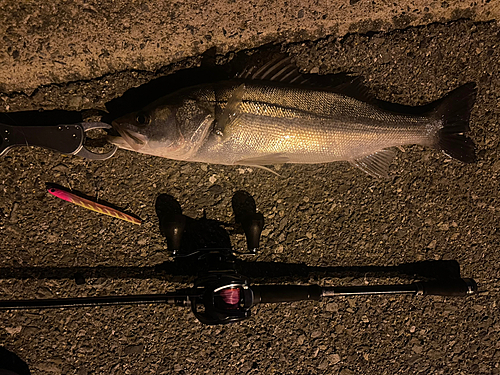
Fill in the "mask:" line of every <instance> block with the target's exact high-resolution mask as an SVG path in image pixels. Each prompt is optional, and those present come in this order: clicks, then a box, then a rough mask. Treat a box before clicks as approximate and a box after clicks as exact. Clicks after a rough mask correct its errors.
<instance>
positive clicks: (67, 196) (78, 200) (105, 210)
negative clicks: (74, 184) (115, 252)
mask: <svg viewBox="0 0 500 375" xmlns="http://www.w3.org/2000/svg"><path fill="white" fill-rule="evenodd" d="M47 191H48V192H49V193H50V194H52V195H53V196H55V197H57V198H60V199H62V200H65V201H68V202H71V203H74V204H76V205H77V206H81V207H84V208H86V209H87V210H91V211H95V212H99V213H101V214H104V215H108V216H112V217H116V218H117V219H122V220H125V221H128V222H130V223H134V224H138V225H141V224H142V220H140V219H137V218H135V217H133V216H131V215H127V214H125V213H123V212H121V211H118V210H116V209H114V208H111V207H109V206H105V205H103V204H100V203H96V202H93V201H91V200H89V199H85V198H82V197H79V196H78V195H76V194H73V193H70V192H69V191H65V190H62V189H58V188H55V187H50V188H48V189H47Z"/></svg>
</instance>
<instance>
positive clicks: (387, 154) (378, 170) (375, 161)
mask: <svg viewBox="0 0 500 375" xmlns="http://www.w3.org/2000/svg"><path fill="white" fill-rule="evenodd" d="M394 155H395V154H394V151H391V150H386V149H384V150H380V151H376V152H374V153H373V154H370V155H368V156H363V157H361V158H358V159H354V160H351V161H350V163H351V164H352V165H354V166H356V167H358V168H359V169H361V170H362V171H363V172H365V173H368V174H369V175H370V176H373V177H376V178H386V179H387V178H389V166H390V164H391V163H392V160H393V159H394Z"/></svg>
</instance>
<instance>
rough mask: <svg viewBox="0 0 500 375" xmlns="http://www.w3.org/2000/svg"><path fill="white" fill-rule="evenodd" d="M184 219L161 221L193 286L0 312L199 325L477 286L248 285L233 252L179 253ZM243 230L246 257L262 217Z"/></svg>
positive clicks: (251, 217) (7, 304) (6, 304)
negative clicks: (190, 319)
mask: <svg viewBox="0 0 500 375" xmlns="http://www.w3.org/2000/svg"><path fill="white" fill-rule="evenodd" d="M186 218H187V217H185V216H184V215H182V214H179V213H175V214H172V215H170V216H169V218H167V219H166V220H163V223H162V233H163V234H164V235H165V236H166V237H167V244H168V246H169V249H170V250H171V251H172V253H173V254H174V260H177V261H182V262H185V263H186V262H187V263H194V265H195V266H196V267H197V270H198V276H197V278H196V279H195V281H194V285H193V287H192V288H187V289H180V290H177V291H175V292H170V293H163V294H143V295H122V296H100V297H83V298H57V299H27V300H3V301H0V310H20V309H53V308H76V307H89V306H110V305H112V306H115V305H138V304H168V305H176V306H186V307H190V308H191V311H192V312H193V314H194V316H195V317H196V318H197V319H198V320H199V321H200V322H201V323H203V324H208V325H217V324H228V323H235V322H239V321H242V320H245V319H247V318H249V317H250V316H251V310H252V308H253V307H255V306H256V305H258V304H265V303H286V302H295V301H319V300H322V299H328V298H334V297H339V296H344V297H348V296H360V295H387V294H391V295H395V294H406V295H413V296H429V295H435V296H451V297H465V296H468V295H472V294H474V293H476V292H477V284H476V282H475V281H474V280H473V279H469V278H452V279H444V280H434V281H426V282H414V283H411V284H395V285H365V286H339V287H331V286H328V287H322V286H319V285H315V284H313V285H251V283H250V281H249V279H248V278H247V277H245V276H243V275H241V274H240V273H239V272H238V271H237V269H236V260H237V259H236V256H235V252H234V251H232V250H231V248H201V249H197V250H196V251H192V252H190V253H187V254H182V253H181V252H180V250H181V243H182V236H183V233H184V230H185V227H186ZM238 221H240V223H241V224H242V226H243V229H244V232H245V235H246V239H247V247H248V252H247V253H248V254H255V253H256V251H257V249H258V247H259V239H260V234H261V231H262V228H263V224H264V219H263V216H262V215H261V214H257V213H255V212H251V213H250V214H247V215H243V217H240V218H238Z"/></svg>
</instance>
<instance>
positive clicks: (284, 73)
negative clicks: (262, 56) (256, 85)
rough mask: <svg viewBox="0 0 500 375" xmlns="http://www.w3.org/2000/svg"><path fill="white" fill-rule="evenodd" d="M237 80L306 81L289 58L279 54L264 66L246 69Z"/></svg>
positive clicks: (253, 66) (298, 82) (299, 82)
mask: <svg viewBox="0 0 500 375" xmlns="http://www.w3.org/2000/svg"><path fill="white" fill-rule="evenodd" d="M236 78H242V79H251V80H260V81H273V82H281V83H294V84H302V83H304V81H305V80H306V79H305V77H304V76H303V75H302V74H301V73H300V72H299V69H298V68H297V67H296V66H295V64H293V63H292V60H291V59H290V57H289V56H286V55H284V54H278V55H277V56H275V57H274V58H273V59H271V60H269V61H268V62H266V63H264V64H263V65H261V66H259V65H251V66H248V67H246V68H245V69H244V70H243V71H242V72H241V73H239V74H238V75H237V76H236Z"/></svg>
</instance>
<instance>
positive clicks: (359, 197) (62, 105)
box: [0, 20, 500, 375]
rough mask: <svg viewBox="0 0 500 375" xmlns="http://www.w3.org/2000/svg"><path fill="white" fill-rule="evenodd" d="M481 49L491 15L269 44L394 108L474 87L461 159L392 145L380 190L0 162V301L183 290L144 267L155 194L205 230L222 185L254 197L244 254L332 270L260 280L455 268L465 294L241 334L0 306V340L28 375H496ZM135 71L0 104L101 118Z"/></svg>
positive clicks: (497, 41) (496, 167)
mask: <svg viewBox="0 0 500 375" xmlns="http://www.w3.org/2000/svg"><path fill="white" fill-rule="evenodd" d="M499 46H500V31H499V28H498V25H497V23H496V22H495V21H491V22H486V23H474V22H472V21H468V20H459V21H455V22H449V23H435V24H431V25H427V26H419V27H409V28H406V29H404V30H394V31H391V32H387V33H385V32H380V33H378V32H373V33H368V34H348V35H346V36H344V37H342V38H337V37H335V36H332V37H328V36H326V37H325V38H323V39H320V40H317V41H315V42H307V41H306V42H303V43H296V44H283V45H282V48H283V49H284V50H285V51H287V52H288V53H290V54H291V55H292V56H293V57H294V58H295V59H296V61H297V64H298V65H299V67H300V68H301V69H303V70H304V71H306V72H312V73H319V74H328V73H338V72H351V73H355V74H358V75H361V76H363V77H364V82H365V84H366V85H367V86H368V87H369V88H370V89H371V91H372V92H373V94H374V95H375V96H376V97H377V98H380V99H384V100H388V101H391V102H396V103H400V104H406V105H420V104H425V103H428V102H431V101H433V100H436V99H438V98H440V97H442V96H443V95H445V94H446V93H447V92H449V91H451V90H452V89H454V88H456V87H458V86H460V85H462V84H464V83H467V82H471V81H473V82H476V83H477V85H478V96H477V101H476V105H475V106H474V109H473V113H472V117H471V132H470V135H471V137H472V138H473V139H474V140H475V142H476V143H477V145H478V156H479V161H478V162H477V163H475V164H471V165H464V164H461V163H459V162H457V161H454V160H450V159H448V158H447V157H446V156H444V155H443V154H441V153H439V152H437V151H433V150H429V149H423V148H422V147H416V146H414V147H405V152H401V151H398V153H397V157H396V160H395V161H394V163H393V164H392V166H391V171H390V175H391V179H390V180H389V181H379V180H375V179H373V178H371V177H369V176H367V175H365V174H363V172H361V171H359V170H356V169H354V168H353V167H351V166H350V165H348V164H344V163H332V164H325V165H312V166H297V165H285V166H282V167H281V168H280V169H279V173H280V174H281V177H278V176H275V175H273V174H270V173H269V172H266V171H264V170H258V169H255V168H253V169H250V168H247V167H238V166H236V167H230V166H217V165H203V164H189V163H182V162H176V161H170V160H166V159H160V158H155V157H149V156H145V155H140V154H136V153H132V152H127V151H119V152H118V153H117V154H116V156H115V157H113V158H112V159H110V160H107V161H102V162H97V161H86V160H83V159H80V158H78V157H67V156H62V155H60V154H57V153H55V152H51V151H47V150H42V149H38V148H22V149H17V150H13V151H11V152H10V153H9V154H8V155H7V156H5V157H2V158H1V159H0V213H1V215H0V231H1V235H2V241H1V243H0V249H1V254H2V257H1V259H0V267H1V271H2V273H3V274H4V275H5V277H4V278H3V279H2V280H1V281H0V294H1V298H4V299H10V298H12V299H13V298H32V297H36V298H55V297H70V296H94V295H107V294H125V293H157V292H165V291H171V290H174V289H175V288H180V287H185V286H188V285H189V282H190V281H191V279H189V278H180V277H175V278H173V277H168V276H165V275H164V274H159V275H157V276H155V275H154V274H153V272H152V271H151V267H153V266H155V265H157V264H161V263H162V262H166V261H171V257H170V253H169V252H168V251H167V247H166V241H165V239H164V237H163V236H162V235H161V234H160V231H159V226H158V218H157V216H156V213H155V207H154V205H155V200H156V198H157V196H158V195H159V194H161V193H166V194H170V195H172V196H173V197H175V198H176V199H177V200H178V201H179V203H180V205H181V206H182V208H183V210H184V213H185V214H186V215H188V216H190V217H193V218H200V217H202V215H203V211H205V213H206V216H207V218H209V219H217V220H221V221H225V222H230V221H231V220H232V219H233V214H232V210H231V199H232V196H233V194H234V193H235V192H236V191H238V190H245V191H247V192H248V193H250V194H251V195H252V196H253V197H254V199H255V201H256V204H257V208H258V211H259V212H262V213H263V214H264V217H265V220H266V226H265V228H264V233H263V238H262V248H261V251H260V253H259V255H258V256H256V257H253V258H248V257H245V258H244V260H246V261H249V262H272V261H273V262H279V263H281V264H283V263H303V264H304V265H306V266H310V267H313V266H315V267H330V266H336V267H340V268H338V269H337V270H336V271H337V272H332V273H330V274H329V273H325V272H312V273H311V274H309V275H304V274H301V275H290V276H287V277H281V278H279V279H278V278H276V277H275V278H273V280H274V281H275V282H282V283H295V282H297V283H303V284H306V283H309V282H311V283H319V284H320V285H325V286H326V285H351V284H353V285H364V284H378V283H392V282H410V281H412V280H413V279H418V276H415V277H414V278H412V276H411V275H410V276H409V277H404V275H394V274H390V275H387V274H382V273H380V272H379V273H378V274H377V273H374V272H366V270H367V268H365V269H362V272H341V271H349V270H351V271H355V269H353V268H350V267H354V266H373V267H378V268H377V270H378V271H383V270H384V267H390V266H398V265H401V264H408V263H415V262H422V261H436V262H438V263H437V264H448V263H449V261H456V262H458V263H459V264H460V268H461V274H462V276H463V277H473V278H474V279H475V280H476V281H477V282H478V284H479V288H480V292H481V293H480V294H478V295H476V296H472V297H468V298H451V297H410V296H389V297H378V296H372V297H353V298H344V297H338V298H336V299H332V300H328V301H322V302H300V303H289V304H280V305H262V306H259V307H258V308H257V309H255V311H254V314H253V316H252V317H251V318H250V319H248V320H246V321H244V322H241V323H238V324H234V325H228V326H215V327H210V326H204V325H202V324H200V323H199V322H197V321H196V320H195V318H194V317H193V315H192V314H191V313H190V312H189V311H188V310H187V309H184V308H181V307H169V306H152V305H146V306H132V307H98V308H83V309H66V310H51V311H29V312H26V311H8V312H1V313H0V319H1V320H0V321H1V326H0V342H1V343H3V345H4V346H5V347H6V348H7V349H9V350H12V351H14V352H15V353H17V354H18V355H19V356H20V357H21V358H23V359H24V360H25V361H26V362H27V363H28V365H29V367H30V369H31V372H32V374H79V375H84V374H176V373H178V374H235V373H244V374H261V373H262V374H340V375H351V374H418V373H422V374H464V375H465V374H467V375H468V374H498V373H500V367H499V366H500V343H499V337H500V321H499V317H500V313H499V312H498V305H497V304H498V301H499V298H498V293H499V287H500V281H499V277H500V268H499V264H500V254H499V252H498V242H499V240H500V233H499V230H498V221H499V216H500V205H499V187H498V178H499V177H500V158H499V153H500V144H499V130H500V129H499V125H498V123H499V115H500V105H499V100H498V98H499V93H500V89H499V87H500V86H499V84H500V82H499V80H500V78H499V77H500V76H499V74H498V73H499V61H500V48H499ZM195 63H196V61H195V62H193V61H191V60H189V61H185V62H183V64H185V66H189V65H193V64H195ZM180 67H182V66H181V65H179V66H175V67H169V68H167V69H166V70H165V71H163V72H162V74H164V73H165V72H168V71H170V70H175V69H178V68H180ZM154 78H157V75H156V74H155V73H149V72H146V71H123V72H119V73H114V74H109V75H106V76H105V77H104V78H97V79H92V80H88V81H78V82H73V83H68V84H58V85H48V86H44V87H40V88H39V89H37V90H36V91H34V92H33V93H32V95H26V94H22V93H10V94H2V95H0V100H1V102H0V104H1V106H2V107H3V111H4V112H15V111H26V110H37V109H45V110H52V109H63V110H84V109H89V108H100V109H104V108H105V103H106V102H108V101H110V100H112V99H114V98H116V97H119V96H120V95H122V94H123V93H124V92H125V91H126V90H128V89H129V88H131V87H135V86H138V85H141V84H144V83H147V82H149V81H151V80H152V79H154ZM46 182H53V183H58V184H60V185H63V186H67V187H71V188H73V189H75V190H77V191H81V192H84V193H86V194H88V195H91V196H97V195H98V196H99V198H100V199H103V200H106V201H108V202H111V203H113V204H115V205H117V206H119V207H122V208H125V209H126V210H127V211H129V212H133V213H135V214H137V215H139V216H140V217H141V218H143V219H144V220H145V223H144V225H142V226H141V227H138V226H135V225H133V224H129V223H126V222H123V221H119V220H116V219H112V218H109V217H106V216H102V215H98V214H96V213H93V212H90V211H88V210H85V209H83V208H79V207H76V206H74V205H71V204H69V203H66V202H63V201H60V200H58V199H56V198H54V197H52V196H50V195H49V194H47V193H46V191H45V183H46ZM231 239H232V241H233V245H234V247H235V248H237V249H241V248H243V247H244V238H243V236H242V235H241V234H231ZM250 268H251V267H250ZM258 269H259V265H258V264H256V265H254V266H253V270H254V271H255V270H258ZM278 269H279V266H276V270H278ZM390 269H391V270H394V268H390ZM73 272H81V273H82V274H83V275H84V276H85V283H84V284H81V283H79V284H77V283H76V282H75V280H74V279H72V278H69V277H68V278H66V276H68V275H72V274H73ZM443 272H444V271H443ZM346 274H347V275H348V276H349V277H343V276H346ZM269 276H273V275H272V274H269ZM264 279H265V277H263V276H262V275H261V276H259V277H258V278H257V279H256V280H255V281H256V282H262V281H263V280H264Z"/></svg>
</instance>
